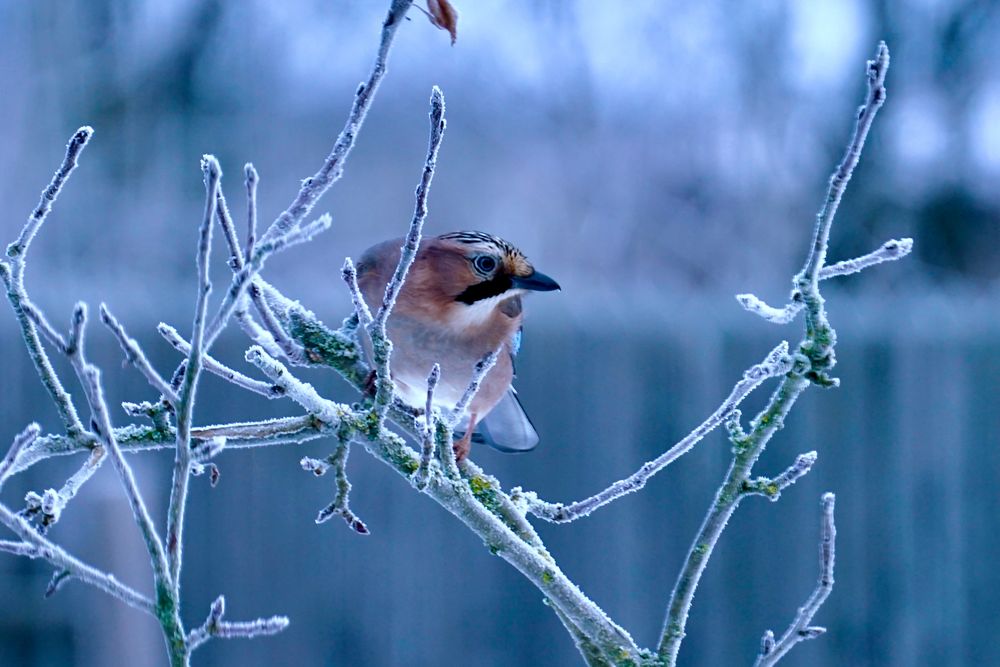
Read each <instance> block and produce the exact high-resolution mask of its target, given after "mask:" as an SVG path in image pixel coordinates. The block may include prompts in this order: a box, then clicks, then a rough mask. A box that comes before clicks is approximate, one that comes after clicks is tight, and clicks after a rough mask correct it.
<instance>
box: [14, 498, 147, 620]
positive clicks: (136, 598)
mask: <svg viewBox="0 0 1000 667" xmlns="http://www.w3.org/2000/svg"><path fill="white" fill-rule="evenodd" d="M0 523H3V524H4V525H5V526H7V527H8V528H10V529H11V530H12V531H14V533H15V534H16V535H17V536H18V537H20V538H21V540H22V541H21V542H13V543H12V542H3V543H0V544H5V545H9V546H10V547H11V549H6V548H0V550H3V551H8V552H10V553H17V554H18V555H23V556H27V557H28V558H44V559H45V560H47V561H48V562H50V563H52V564H53V565H54V566H55V567H57V568H59V569H60V570H68V571H69V572H71V573H72V575H73V576H74V577H76V578H77V579H79V580H80V581H84V582H86V583H88V584H90V585H92V586H96V587H97V588H99V589H101V590H102V591H104V592H105V593H108V594H109V595H112V596H113V597H116V598H118V599H119V600H121V601H122V602H124V603H125V604H127V605H129V606H130V607H134V608H136V609H139V610H140V611H144V612H146V613H148V614H154V615H155V610H154V605H153V602H152V601H151V600H150V599H149V598H147V597H146V596H144V595H142V594H141V593H139V592H137V591H135V590H133V589H132V588H129V587H128V586H126V585H125V584H123V583H121V582H120V581H118V580H117V579H115V578H114V577H113V576H111V575H110V574H105V573H103V572H101V571H100V570H98V569H97V568H94V567H92V566H90V565H87V564H86V563H84V562H83V561H81V560H79V559H77V558H74V557H73V556H71V555H69V554H68V553H66V551H65V550H64V549H62V548H61V547H59V546H57V545H56V544H53V543H52V542H50V541H49V540H48V539H46V538H45V537H43V536H42V535H40V534H39V533H38V532H37V531H36V530H35V529H34V528H32V527H31V524H29V523H28V522H27V521H25V520H24V519H22V518H21V517H19V516H17V514H15V513H14V512H12V511H11V510H10V509H8V508H7V507H6V506H5V505H2V504H0ZM21 545H26V546H21ZM15 549H16V551H15Z"/></svg>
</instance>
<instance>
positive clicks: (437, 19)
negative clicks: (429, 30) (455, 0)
mask: <svg viewBox="0 0 1000 667" xmlns="http://www.w3.org/2000/svg"><path fill="white" fill-rule="evenodd" d="M427 18H428V19H430V22H431V23H433V24H434V25H436V26H437V27H438V28H441V29H442V30H447V31H448V34H450V35H451V43H452V44H454V43H455V40H456V39H458V12H457V11H455V8H454V7H452V5H451V3H450V2H448V0H427Z"/></svg>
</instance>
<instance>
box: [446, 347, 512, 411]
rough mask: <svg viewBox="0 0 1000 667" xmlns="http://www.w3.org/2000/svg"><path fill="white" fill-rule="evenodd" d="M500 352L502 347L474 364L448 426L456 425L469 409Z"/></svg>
mask: <svg viewBox="0 0 1000 667" xmlns="http://www.w3.org/2000/svg"><path fill="white" fill-rule="evenodd" d="M501 352H503V347H502V346H501V347H498V348H497V349H495V350H493V351H492V352H489V353H487V354H486V356H484V357H483V358H482V359H480V360H479V361H477V362H476V365H475V366H474V367H473V369H472V378H471V379H470V380H469V384H468V385H467V386H466V387H465V391H464V392H462V397H461V398H459V399H458V402H457V403H455V408H454V409H453V410H452V411H451V419H450V424H451V425H452V426H454V425H455V424H457V423H458V421H459V420H460V419H461V418H462V416H463V415H464V414H465V411H466V410H468V409H469V405H470V404H471V403H472V399H474V398H475V397H476V394H478V393H479V386H480V385H481V384H482V383H483V380H484V379H486V375H487V374H488V373H489V372H490V371H491V370H493V367H494V366H495V365H496V363H497V359H499V358H500V354H501Z"/></svg>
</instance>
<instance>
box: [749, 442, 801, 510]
mask: <svg viewBox="0 0 1000 667" xmlns="http://www.w3.org/2000/svg"><path fill="white" fill-rule="evenodd" d="M818 456H819V455H818V454H817V453H816V452H806V453H805V454H799V455H798V456H796V457H795V462H794V463H792V465H790V466H788V468H786V469H785V471H784V472H782V473H781V474H780V475H778V476H777V477H775V478H774V479H769V478H767V477H758V478H757V479H754V480H748V481H747V482H746V483H745V484H744V485H743V493H744V494H745V495H748V496H753V495H760V496H764V497H765V498H767V499H768V500H770V501H771V502H775V501H777V500H778V498H780V497H781V492H782V491H784V490H785V489H787V488H788V487H790V486H791V485H792V484H795V482H797V481H799V480H800V479H801V478H802V477H804V476H805V475H806V474H808V473H809V471H810V470H812V467H813V466H814V465H815V464H816V458H817V457H818Z"/></svg>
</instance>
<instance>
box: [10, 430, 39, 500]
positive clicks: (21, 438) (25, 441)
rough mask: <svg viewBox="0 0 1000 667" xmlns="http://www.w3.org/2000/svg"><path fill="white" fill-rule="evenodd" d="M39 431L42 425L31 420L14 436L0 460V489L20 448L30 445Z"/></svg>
mask: <svg viewBox="0 0 1000 667" xmlns="http://www.w3.org/2000/svg"><path fill="white" fill-rule="evenodd" d="M41 432H42V427H41V426H39V425H38V424H37V423H35V422H32V423H31V424H28V425H27V426H26V427H25V428H24V430H23V431H21V432H20V433H18V434H17V435H16V436H14V442H13V443H11V445H10V449H8V450H7V454H6V456H4V457H3V460H2V461H0V489H2V488H3V483H4V482H6V481H7V477H8V476H9V475H10V474H11V471H12V469H13V467H14V462H15V461H17V457H18V455H19V454H20V453H21V450H22V449H24V448H25V447H28V446H29V445H31V443H32V442H34V441H35V438H37V437H38V434H39V433H41Z"/></svg>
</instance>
